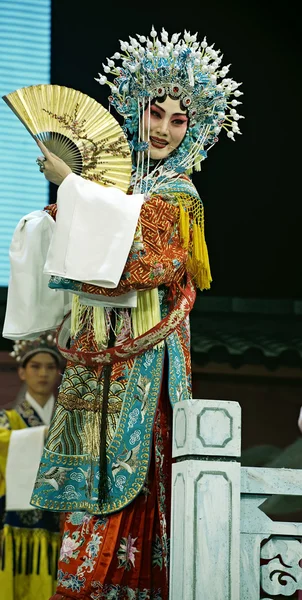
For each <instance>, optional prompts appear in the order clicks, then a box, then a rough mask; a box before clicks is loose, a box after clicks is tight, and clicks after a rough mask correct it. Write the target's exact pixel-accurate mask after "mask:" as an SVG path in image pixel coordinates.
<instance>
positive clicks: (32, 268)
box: [2, 210, 66, 340]
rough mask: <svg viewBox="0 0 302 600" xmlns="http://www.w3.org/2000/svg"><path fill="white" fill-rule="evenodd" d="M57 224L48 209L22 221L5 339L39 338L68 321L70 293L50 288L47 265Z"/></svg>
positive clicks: (14, 255) (13, 251)
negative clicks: (65, 308)
mask: <svg viewBox="0 0 302 600" xmlns="http://www.w3.org/2000/svg"><path fill="white" fill-rule="evenodd" d="M54 228H55V223H54V221H53V219H52V218H51V217H50V215H48V213H46V212H45V211H44V210H36V211H34V212H32V213H30V214H28V215H26V216H25V217H23V218H22V219H21V221H19V223H18V225H17V227H16V230H15V232H14V235H13V239H12V243H11V246H10V251H9V257H10V266H11V276H10V281H9V287H8V297H7V306H6V315H5V321H4V328H3V334H2V335H3V337H5V338H8V339H11V340H16V339H35V338H36V337H38V336H39V334H40V333H41V332H44V331H46V330H48V329H55V328H56V327H57V326H58V325H59V324H60V323H61V322H62V319H63V318H64V312H65V311H64V304H65V303H66V294H65V295H64V293H61V292H60V293H59V292H56V291H55V290H51V289H50V288H49V287H48V282H49V276H48V275H46V274H44V273H43V268H44V264H45V261H46V257H47V252H48V249H49V244H50V240H51V238H52V235H53V230H54Z"/></svg>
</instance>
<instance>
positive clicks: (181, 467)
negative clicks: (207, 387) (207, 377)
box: [170, 400, 302, 600]
mask: <svg viewBox="0 0 302 600" xmlns="http://www.w3.org/2000/svg"><path fill="white" fill-rule="evenodd" d="M173 420H174V430H173V457H174V459H175V460H176V462H175V463H174V464H173V468H172V521H171V566H170V600H259V599H260V597H261V596H260V585H261V587H262V589H263V590H264V593H265V594H267V596H265V599H264V596H262V598H263V600H271V599H273V598H274V597H275V598H276V596H278V597H279V596H280V595H284V596H286V597H289V596H291V595H292V594H293V593H294V592H295V591H296V590H299V589H302V543H301V537H299V536H302V524H300V523H283V522H282V523H278V522H274V521H272V520H271V519H270V518H269V517H267V516H266V515H265V514H264V513H263V512H262V511H261V510H260V509H259V505H260V504H262V503H263V502H264V501H265V500H266V498H267V497H269V496H270V495H271V494H288V495H289V494H290V495H302V470H293V469H260V468H243V467H241V466H240V462H239V458H240V453H241V448H240V446H241V411H240V406H239V404H238V403H237V402H228V401H219V400H192V401H184V402H179V403H178V404H177V405H176V406H175V409H174V419H173ZM301 459H302V457H301ZM261 558H262V559H265V562H266V564H263V565H262V566H261ZM268 560H269V562H267V561H268ZM300 561H301V564H299V563H300Z"/></svg>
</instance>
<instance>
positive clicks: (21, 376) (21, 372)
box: [18, 367, 25, 381]
mask: <svg viewBox="0 0 302 600" xmlns="http://www.w3.org/2000/svg"><path fill="white" fill-rule="evenodd" d="M18 375H19V377H20V379H21V381H25V369H23V367H19V369H18Z"/></svg>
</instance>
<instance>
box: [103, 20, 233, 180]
mask: <svg viewBox="0 0 302 600" xmlns="http://www.w3.org/2000/svg"><path fill="white" fill-rule="evenodd" d="M129 40H130V41H129V42H123V41H120V46H121V51H120V52H116V53H115V54H114V55H113V56H112V57H111V58H107V59H106V60H107V64H103V71H104V73H103V74H102V73H99V76H98V78H96V81H98V83H100V84H101V85H104V84H108V85H109V86H110V88H111V95H110V96H109V101H110V104H111V105H112V106H113V107H114V108H115V109H116V110H117V112H118V113H119V114H121V115H122V116H123V117H124V118H125V123H124V128H125V130H126V131H127V132H128V134H130V139H131V143H132V147H133V149H134V150H136V151H141V152H143V151H145V150H146V149H147V148H148V142H149V140H145V139H142V133H141V132H140V131H139V129H140V120H141V116H142V115H143V113H144V109H145V108H147V107H148V104H149V107H150V103H151V101H152V100H153V99H155V98H158V97H165V95H168V96H170V97H171V98H175V99H179V101H180V104H181V106H182V108H183V109H186V110H187V114H188V116H189V126H188V130H187V133H186V136H185V139H184V141H183V142H182V144H181V146H180V148H179V149H177V150H176V151H175V152H174V153H173V157H172V160H169V159H168V161H169V168H171V169H172V170H173V171H174V172H177V173H181V172H185V171H186V170H188V169H189V168H192V166H193V165H196V163H197V164H198V163H199V162H200V161H201V160H203V159H204V158H205V156H206V149H207V150H208V149H209V148H210V147H212V146H213V144H215V143H216V142H217V141H218V136H219V134H220V132H221V130H226V132H227V136H228V137H229V138H230V139H232V140H235V134H240V133H241V132H240V129H239V125H238V121H239V120H240V119H242V118H244V117H242V116H241V115H239V114H238V112H237V109H236V107H237V106H238V105H239V104H241V102H240V101H239V100H238V98H239V97H240V96H241V95H242V92H241V91H239V89H238V88H239V86H240V85H241V84H238V83H236V82H235V81H234V80H233V79H230V78H229V77H227V74H228V71H229V67H230V65H228V66H224V67H221V61H222V55H221V53H220V51H219V50H214V44H213V45H212V46H209V45H208V43H207V41H206V38H204V39H203V41H202V42H198V41H197V34H195V35H191V34H190V32H187V31H185V32H184V37H183V38H180V34H179V33H174V34H173V35H172V36H171V38H170V39H169V36H168V33H167V32H166V31H165V30H164V29H162V32H161V34H160V36H159V35H158V34H157V32H156V31H155V29H154V27H152V30H151V33H150V36H149V37H145V36H143V35H137V39H136V38H133V37H130V38H129ZM116 61H121V66H117V65H116ZM110 75H111V76H112V77H111V78H110V79H112V81H111V80H109V76H110ZM141 129H143V128H141ZM174 158H175V160H173V159H174ZM166 162H167V161H166Z"/></svg>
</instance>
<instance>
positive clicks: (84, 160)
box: [3, 85, 131, 192]
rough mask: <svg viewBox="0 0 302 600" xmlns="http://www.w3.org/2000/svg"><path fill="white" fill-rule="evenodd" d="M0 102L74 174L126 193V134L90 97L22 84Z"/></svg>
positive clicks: (54, 87) (128, 158)
mask: <svg viewBox="0 0 302 600" xmlns="http://www.w3.org/2000/svg"><path fill="white" fill-rule="evenodd" d="M3 100H4V101H5V102H6V103H7V104H8V106H9V107H10V108H11V109H12V111H13V112H14V113H15V115H17V117H18V118H19V119H20V121H21V122H22V123H23V125H24V126H25V127H26V129H27V130H28V131H29V133H30V134H31V135H32V136H33V137H34V138H38V139H39V140H41V141H42V142H43V144H45V146H46V147H47V148H48V149H49V150H50V151H51V152H53V153H54V154H56V155H57V156H59V157H60V158H61V159H62V160H64V161H65V162H66V163H67V164H68V165H69V167H70V168H71V170H72V171H73V172H74V173H76V174H77V175H81V176H82V177H84V178H85V179H90V180H91V181H95V182H97V183H100V184H101V185H105V186H116V187H118V188H120V189H121V190H123V191H124V192H126V191H127V189H128V187H129V182H130V177H131V154H130V148H129V145H128V142H127V139H126V136H125V134H124V132H123V130H122V128H121V127H120V125H119V124H118V122H117V121H116V119H115V118H114V117H113V116H112V115H111V114H110V113H109V112H108V111H107V110H106V109H105V108H104V107H103V106H102V105H101V104H99V103H98V102H96V100H94V99H93V98H90V97H89V96H87V95H86V94H82V92H78V91H77V90H73V89H71V88H67V87H63V86H59V85H32V86H30V87H24V88H21V89H19V90H16V91H15V92H11V94H8V95H7V96H3Z"/></svg>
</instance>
